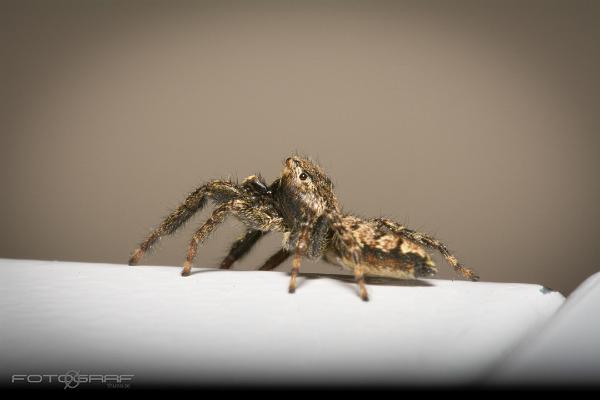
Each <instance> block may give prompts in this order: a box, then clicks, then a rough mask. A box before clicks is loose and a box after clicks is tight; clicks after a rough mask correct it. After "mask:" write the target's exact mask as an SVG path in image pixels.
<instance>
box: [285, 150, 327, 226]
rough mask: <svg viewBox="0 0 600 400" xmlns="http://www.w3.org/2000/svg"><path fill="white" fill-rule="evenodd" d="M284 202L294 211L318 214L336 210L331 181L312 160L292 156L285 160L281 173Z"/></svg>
mask: <svg viewBox="0 0 600 400" xmlns="http://www.w3.org/2000/svg"><path fill="white" fill-rule="evenodd" d="M281 189H282V193H281V194H282V195H283V196H284V197H285V199H283V200H285V203H286V204H288V206H289V207H293V208H294V209H295V210H296V212H300V213H303V214H309V213H310V214H312V215H313V216H320V215H322V214H323V212H324V211H325V210H332V209H333V210H337V209H338V203H337V199H336V198H335V195H334V193H333V183H332V182H331V180H330V179H329V178H328V177H327V175H325V172H323V170H322V169H321V167H319V166H318V165H317V164H316V163H314V162H313V161H311V160H309V159H307V158H303V157H299V156H293V157H289V158H287V159H286V160H285V164H284V168H283V173H282V174H281Z"/></svg>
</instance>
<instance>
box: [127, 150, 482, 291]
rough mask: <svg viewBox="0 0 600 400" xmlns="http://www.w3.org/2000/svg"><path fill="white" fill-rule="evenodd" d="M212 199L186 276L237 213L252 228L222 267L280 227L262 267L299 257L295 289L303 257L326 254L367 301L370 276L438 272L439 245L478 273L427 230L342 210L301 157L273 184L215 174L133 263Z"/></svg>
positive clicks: (466, 272) (467, 273) (451, 260)
mask: <svg viewBox="0 0 600 400" xmlns="http://www.w3.org/2000/svg"><path fill="white" fill-rule="evenodd" d="M208 199H210V200H212V201H213V202H214V203H215V206H216V207H215V209H214V211H213V212H212V215H211V216H210V217H209V218H208V220H207V221H206V222H205V223H204V224H203V225H202V226H200V228H199V229H198V230H197V231H196V232H195V233H194V235H193V237H192V240H191V241H190V244H189V247H188V251H187V258H186V261H185V262H184V265H183V271H182V272H181V274H182V275H183V276H187V275H189V274H190V272H191V268H192V263H193V261H194V258H195V256H196V253H197V250H198V245H199V244H200V243H201V242H202V241H204V239H206V238H207V237H208V236H209V235H210V233H211V232H212V231H213V230H214V229H215V227H216V226H217V225H219V224H220V223H221V222H223V221H224V219H225V217H226V216H227V215H228V214H232V215H234V216H235V217H237V218H238V219H239V220H240V221H241V222H242V223H243V224H244V225H245V226H246V232H245V233H244V235H243V236H242V237H241V238H240V239H238V240H237V241H235V242H234V243H233V245H232V246H231V249H230V251H229V254H228V255H227V256H226V257H225V259H223V261H222V262H221V265H220V268H221V269H229V268H230V267H231V266H232V265H233V263H234V262H236V261H237V260H239V259H241V258H242V257H243V256H244V255H246V254H247V253H248V252H249V251H250V249H251V248H252V246H254V244H256V242H257V241H258V240H259V239H260V238H261V237H263V236H264V235H266V234H267V233H268V232H271V231H276V232H281V233H283V245H282V248H281V249H280V250H279V251H277V252H276V253H275V254H273V255H272V256H271V257H270V258H269V259H268V260H266V262H265V263H264V264H263V265H262V266H261V267H260V270H262V271H268V270H272V269H274V268H276V267H277V266H278V265H280V264H281V263H283V262H284V261H285V260H287V259H288V258H289V257H290V256H292V255H293V260H292V270H291V279H290V284H289V288H288V290H289V292H290V293H294V292H295V290H296V285H297V276H298V273H299V271H300V265H301V260H302V257H307V258H309V259H313V260H316V259H323V260H324V261H326V262H328V263H331V264H336V265H340V266H342V267H344V268H347V269H349V270H351V271H353V272H354V277H355V280H356V282H357V284H358V286H359V295H360V298H361V299H362V300H364V301H367V300H368V299H369V297H368V293H367V289H366V286H365V278H364V277H365V275H373V276H383V277H391V278H397V279H415V278H418V277H428V276H433V275H434V274H435V273H436V272H437V268H436V267H435V264H434V262H433V260H432V259H431V256H430V255H429V254H428V253H427V252H426V251H425V248H430V249H434V250H437V251H439V252H440V253H441V254H442V256H443V257H444V258H445V259H446V261H447V262H448V264H450V266H451V267H453V268H454V270H455V271H456V272H457V273H460V274H462V275H463V276H464V277H466V278H468V279H471V280H473V281H476V280H478V279H479V277H478V276H477V275H476V274H475V273H474V272H473V271H472V270H470V269H467V268H465V267H463V266H462V265H461V264H460V263H459V262H458V260H457V259H456V257H455V256H454V255H452V254H451V253H450V251H448V249H447V247H446V246H445V245H444V244H443V243H442V242H440V241H439V240H437V239H435V238H433V237H431V236H429V235H427V234H424V233H420V232H417V231H414V230H412V229H409V228H406V227H404V226H403V225H400V224H398V223H396V222H394V221H392V220H389V219H386V218H374V219H364V218H359V217H357V216H354V215H351V214H345V213H343V212H342V209H341V207H340V204H339V202H338V200H337V198H336V196H335V193H334V191H333V183H332V182H331V180H330V179H329V178H328V177H327V175H325V173H324V172H323V170H322V169H321V167H319V166H318V165H317V164H316V163H314V162H313V161H311V160H310V159H308V158H303V157H299V156H293V157H289V158H287V159H286V160H285V162H284V168H283V172H282V174H281V176H280V177H279V178H277V179H276V180H275V181H273V183H271V184H270V185H267V183H266V182H265V180H264V179H263V178H262V177H261V176H260V175H251V176H249V177H247V178H245V179H244V180H243V181H242V183H241V184H238V183H234V182H232V181H230V180H212V181H209V182H208V183H206V184H205V185H202V186H200V187H199V188H197V189H196V190H194V191H193V192H191V193H190V194H189V195H188V196H187V198H186V199H185V201H184V202H183V203H182V204H181V205H180V206H179V207H177V208H176V209H175V210H174V211H173V212H172V213H171V214H170V215H169V216H167V217H166V218H165V219H164V220H163V221H162V223H161V224H160V225H159V226H158V227H157V228H156V229H154V230H153V231H152V232H151V233H150V235H149V236H148V237H147V238H146V239H145V240H144V241H143V242H142V243H141V244H140V246H139V247H138V248H137V249H136V250H135V251H134V252H133V253H132V256H131V258H130V259H129V265H135V264H137V263H138V262H139V261H140V259H141V258H142V257H143V256H144V254H145V253H146V252H147V251H149V250H150V249H151V248H152V246H153V245H154V244H155V243H156V242H157V241H158V240H159V239H160V238H161V237H163V236H166V235H171V234H173V233H175V231H176V230H177V229H178V228H179V227H181V226H182V225H183V224H184V223H185V222H186V221H187V220H188V219H189V218H191V217H192V216H193V215H194V214H195V213H196V212H198V211H199V210H201V209H202V208H203V207H204V206H205V205H206V203H207V200H208Z"/></svg>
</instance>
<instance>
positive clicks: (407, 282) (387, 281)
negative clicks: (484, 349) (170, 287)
mask: <svg viewBox="0 0 600 400" xmlns="http://www.w3.org/2000/svg"><path fill="white" fill-rule="evenodd" d="M218 271H230V270H222V269H218V268H215V269H212V268H211V269H202V270H196V271H192V272H191V273H190V276H191V275H195V274H202V273H207V272H218ZM298 278H300V279H299V280H298V287H300V286H301V285H302V283H303V281H310V280H314V279H321V278H329V279H334V280H336V281H340V282H344V283H352V284H353V283H355V280H354V276H352V275H345V274H322V273H315V272H305V273H300V274H299V275H298ZM365 283H366V284H367V285H378V286H379V285H381V286H415V287H428V286H434V285H433V284H431V283H429V282H426V281H421V280H418V279H393V278H384V277H378V276H366V277H365Z"/></svg>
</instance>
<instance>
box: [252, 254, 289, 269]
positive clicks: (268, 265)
mask: <svg viewBox="0 0 600 400" xmlns="http://www.w3.org/2000/svg"><path fill="white" fill-rule="evenodd" d="M290 254H291V253H290V252H289V251H288V250H286V249H280V250H279V251H278V252H277V253H275V254H273V255H272V256H271V257H269V259H268V260H267V261H265V263H264V264H263V266H262V267H260V268H259V270H260V271H271V270H274V269H275V268H277V267H278V266H279V265H280V264H281V263H282V262H284V261H285V260H287V259H288V257H289V256H290Z"/></svg>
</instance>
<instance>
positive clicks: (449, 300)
mask: <svg viewBox="0 0 600 400" xmlns="http://www.w3.org/2000/svg"><path fill="white" fill-rule="evenodd" d="M0 273H1V274H2V275H1V277H2V278H1V282H2V283H1V285H2V287H1V290H2V292H1V295H0V320H1V328H0V358H1V361H0V362H1V366H0V372H1V373H2V375H3V376H4V377H6V379H8V377H9V376H10V375H11V374H15V373H64V372H66V371H68V370H77V371H80V372H81V373H111V374H117V373H123V374H135V379H134V384H135V383H136V382H138V383H145V382H154V383H164V382H190V383H195V384H203V383H215V384H229V383H258V384H263V383H303V382H311V383H334V384H360V383H365V382H366V383H386V384H402V383H416V384H428V385H429V384H452V383H469V382H477V381H478V380H479V379H480V378H481V377H482V376H485V374H486V372H488V371H489V369H490V368H491V367H492V366H493V365H494V363H495V362H496V361H497V360H498V359H500V358H501V357H502V356H505V355H507V354H508V352H509V351H510V350H511V349H513V348H514V347H515V346H516V345H517V343H518V342H519V340H520V339H521V338H522V337H524V335H525V334H526V333H528V332H532V331H534V330H535V329H537V328H538V327H540V326H541V325H542V324H543V323H544V322H546V321H547V320H548V318H549V317H551V316H552V315H553V314H554V313H555V311H556V310H557V309H558V308H559V306H560V305H561V304H562V303H563V301H564V297H563V296H562V295H561V294H559V293H557V292H551V291H548V290H545V289H544V288H542V287H541V286H539V285H528V284H499V283H486V282H477V283H473V282H466V281H458V280H457V281H445V280H435V279H429V280H424V281H421V282H422V284H430V285H429V286H414V282H408V283H403V282H395V283H391V284H385V285H383V284H379V285H376V284H368V289H369V293H370V297H371V301H369V302H362V301H361V300H360V299H359V297H358V295H357V288H356V286H355V284H354V283H352V282H346V281H343V280H340V279H331V278H319V279H307V278H304V277H300V279H299V286H298V289H297V291H296V293H295V294H293V295H292V294H288V293H287V286H288V280H289V277H288V275H287V274H286V273H281V272H260V271H223V270H213V269H195V270H194V271H193V273H192V275H191V276H190V277H186V278H183V277H181V276H180V275H179V269H177V268H172V267H149V266H138V267H129V266H125V265H114V264H85V263H68V262H51V261H47V262H45V261H25V260H6V259H0ZM417 283H418V282H417Z"/></svg>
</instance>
